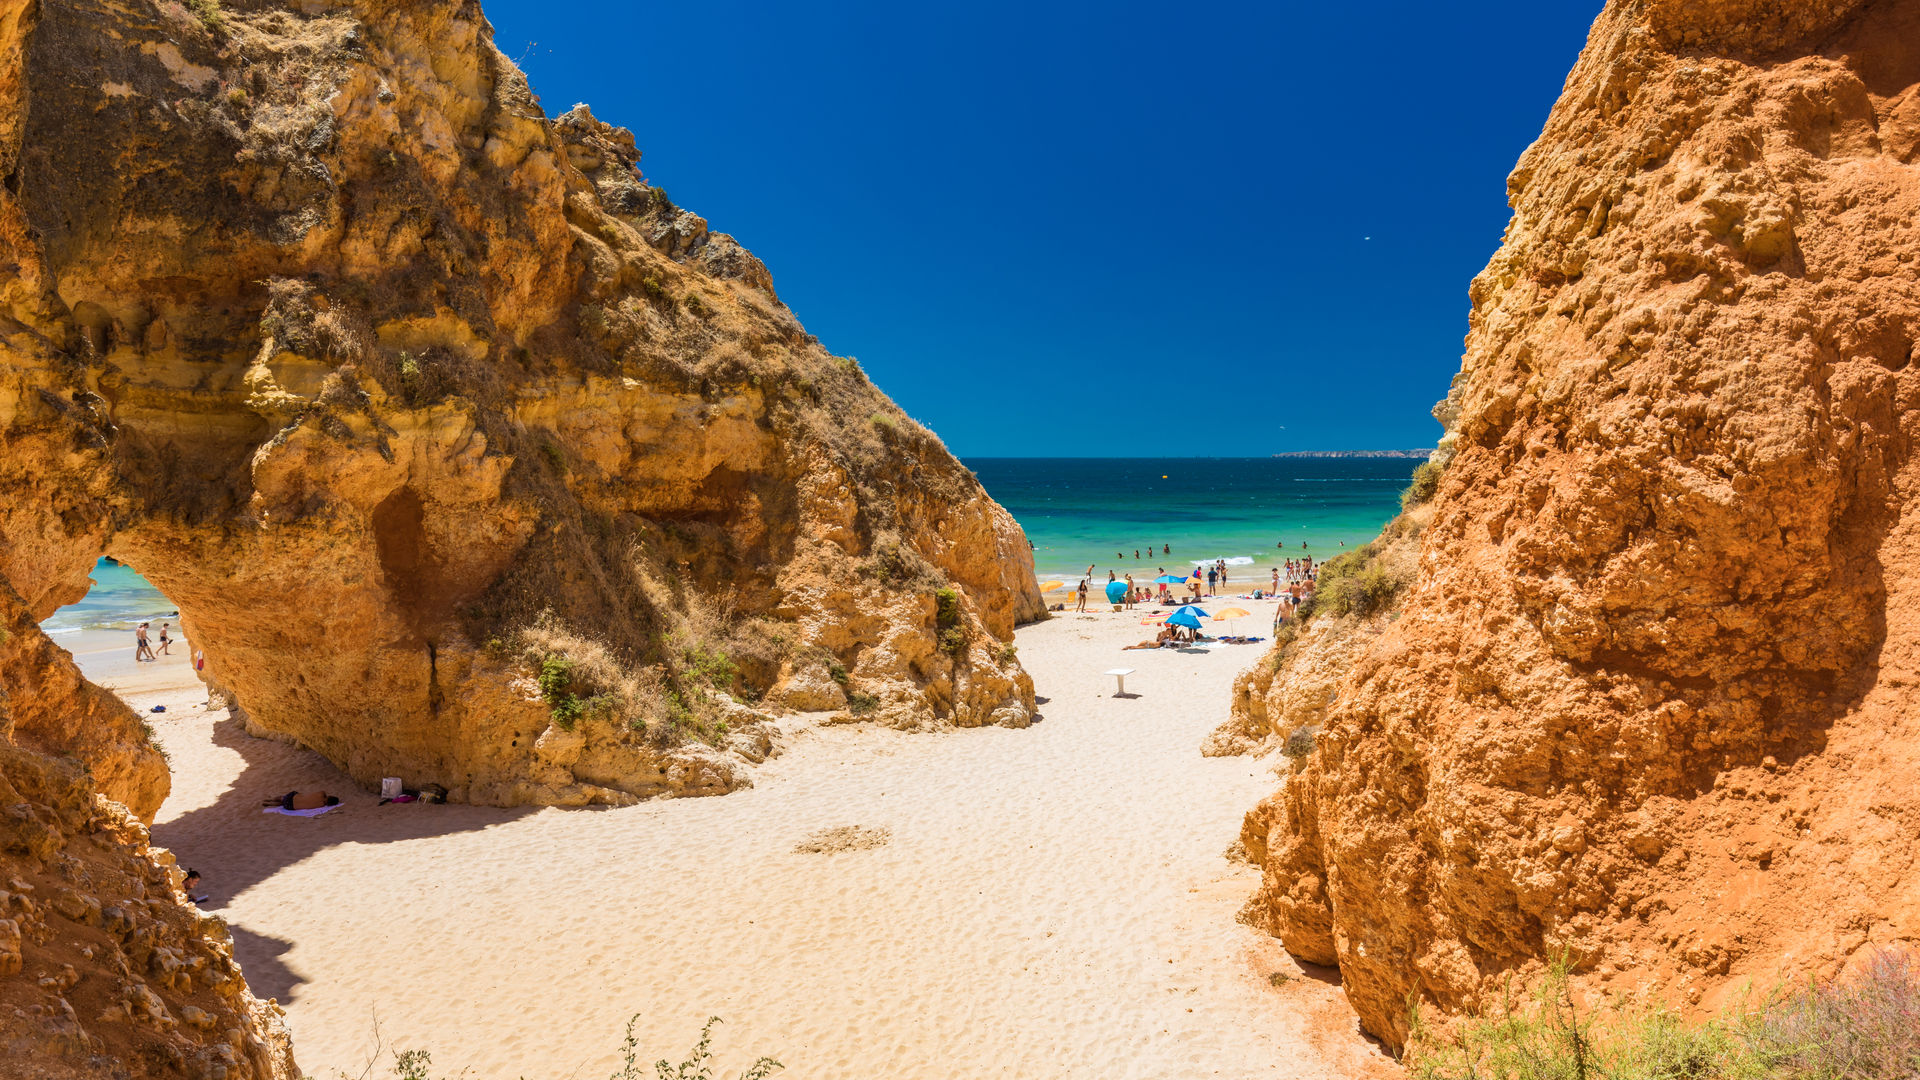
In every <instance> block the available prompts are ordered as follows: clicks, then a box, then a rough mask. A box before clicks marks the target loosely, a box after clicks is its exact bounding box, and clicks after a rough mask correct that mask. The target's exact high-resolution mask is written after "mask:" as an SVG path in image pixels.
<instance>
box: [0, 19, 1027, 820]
mask: <svg viewBox="0 0 1920 1080" xmlns="http://www.w3.org/2000/svg"><path fill="white" fill-rule="evenodd" d="M638 158H639V152H638V151H637V150H636V148H635V146H634V141H633V137H632V135H631V134H629V133H628V132H627V131H625V130H623V129H620V128H616V127H612V126H610V125H608V124H605V123H603V122H601V121H599V120H597V119H595V118H594V117H593V116H592V114H591V113H590V112H589V111H588V110H587V109H586V108H585V107H584V106H583V107H578V108H576V109H574V110H573V111H571V112H568V113H566V114H565V115H564V116H561V117H560V118H559V119H558V120H549V119H548V118H547V116H546V115H545V113H544V112H543V111H542V108H541V106H540V103H539V102H538V100H537V99H536V98H535V97H534V95H533V93H532V92H531V90H530V89H529V87H528V85H527V82H526V80H525V78H524V77H523V76H522V74H521V73H520V72H519V71H518V70H517V69H515V67H514V66H513V65H512V64H511V63H510V62H508V61H507V60H506V59H505V58H504V57H503V56H502V55H501V54H500V53H499V51H498V50H496V49H495V48H494V46H493V44H492V41H491V29H490V27H489V26H488V24H487V22H486V20H485V18H484V17H483V16H482V14H481V12H480V10H479V8H478V6H477V5H475V4H474V3H471V2H455V3H424V2H409V0H355V2H344V0H343V2H326V0H320V2H314V0H303V2H300V3H290V4H286V3H268V2H263V0H252V2H237V0H229V2H227V3H225V4H215V3H212V2H208V3H205V4H192V5H187V6H185V7H183V6H182V5H180V4H177V3H166V2H162V3H157V4H155V3H148V2H145V0H140V2H135V3H132V4H118V3H114V4H109V3H105V2H103V0H45V2H41V3H34V4H16V5H11V6H8V7H5V8H4V10H0V173H4V175H5V177H6V183H5V185H4V189H0V243H3V244H4V245H5V249H6V251H7V254H8V260H7V263H6V265H5V267H4V268H0V341H3V342H4V343H3V344H0V580H3V581H4V582H6V583H8V584H10V585H11V588H12V590H13V591H14V592H16V593H17V594H18V596H19V598H20V603H21V604H22V605H24V607H25V609H26V610H27V612H29V613H30V614H31V616H32V617H33V618H35V619H38V618H44V617H45V616H46V615H47V614H49V613H51V612H52V611H53V610H54V609H55V608H56V607H58V606H59V605H61V604H63V603H69V602H71V601H73V600H75V599H78V598H79V597H80V596H81V595H83V594H84V592H85V590H86V587H87V572H88V569H89V567H90V566H91V565H92V564H93V562H94V560H95V558H96V557H98V556H99V555H101V554H102V553H108V554H112V555H114V556H115V557H118V558H120V559H122V560H123V561H125V562H127V563H128V564H130V565H131V566H133V567H134V568H135V569H137V570H139V571H140V572H141V573H142V574H144V575H145V576H146V577H148V578H149V579H150V580H152V581H153V582H154V583H155V584H156V585H158V586H159V587H160V588H161V589H162V590H163V591H164V592H165V593H166V594H167V596H168V597H170V598H171V599H172V600H173V601H174V602H175V603H176V604H178V605H179V607H180V609H181V612H182V616H183V618H184V619H185V621H186V622H187V624H188V625H189V627H190V629H191V632H192V634H193V638H192V640H193V644H194V646H195V647H196V648H199V649H204V650H205V652H206V654H207V657H208V660H209V671H210V673H211V674H212V675H213V677H216V678H217V679H218V681H219V682H220V683H221V684H222V685H223V686H224V688H226V689H227V690H229V691H231V692H232V693H233V694H234V695H235V696H236V697H237V700H238V701H239V702H240V703H241V704H242V705H243V706H244V709H245V713H246V716H247V718H248V722H249V724H250V726H251V728H252V730H254V731H256V732H257V733H261V734H270V735H278V736H281V737H286V738H291V739H294V740H297V741H299V742H301V743H304V744H306V745H309V746H312V747H314V748H315V749H317V750H319V751H320V752H322V753H324V754H325V755H326V756H328V757H329V758H331V759H332V760H334V761H335V762H337V763H339V764H340V765H341V766H342V767H343V768H345V769H346V770H347V771H348V772H349V773H351V774H352V775H353V776H354V777H355V778H357V779H359V780H361V781H363V782H371V781H372V780H374V779H376V778H378V777H381V776H388V775H398V776H401V777H403V778H405V779H406V780H407V781H408V782H410V783H430V782H431V783H439V784H442V785H445V786H446V787H448V788H449V789H451V791H452V794H453V797H455V798H463V799H470V800H473V801H484V802H491V803H500V804H514V803H522V802H541V803H582V802H620V801H627V800H631V799H633V798H637V797H644V796H649V795H656V794H674V793H682V794H698V793H708V792H719V791H726V790H729V789H731V788H733V787H735V786H738V785H739V784H742V783H745V782H747V774H746V772H745V771H744V769H743V768H742V766H743V764H744V762H745V761H749V760H754V759H757V758H758V757H760V756H762V755H764V754H765V753H767V752H769V751H770V745H769V741H768V737H767V734H766V732H765V731H764V730H763V725H761V724H760V723H759V721H760V720H761V719H763V718H764V714H765V711H766V710H768V709H785V708H794V709H809V710H813V709H823V710H824V709H840V710H848V711H850V712H852V713H855V714H859V715H865V716H871V717H872V718H874V719H876V720H880V721H883V722H887V723H891V724H895V725H898V726H931V725H948V724H953V725H976V724H986V723H995V724H1007V725H1016V726H1017V725H1023V724H1025V723H1026V722H1027V720H1028V719H1029V717H1030V716H1031V714H1032V710H1033V692H1032V684H1031V681H1030V680H1029V679H1028V677H1027V676H1026V675H1025V673H1024V672H1022V671H1021V670H1020V668H1019V666H1018V664H1017V662H1016V661H1015V660H1014V659H1013V655H1012V651H1011V650H1010V649H1008V648H1006V647H1005V642H1007V641H1008V640H1009V639H1010V638H1011V634H1012V630H1013V627H1014V625H1015V623H1016V622H1018V621H1021V620H1025V619H1031V618H1036V617H1039V616H1040V614H1041V613H1042V611H1043V608H1042V605H1041V603H1040V599H1039V596H1038V594H1037V591H1036V588H1035V585H1034V583H1033V580H1032V573H1031V569H1032V567H1031V556H1030V553H1029V548H1028V546H1027V544H1026V542H1025V539H1024V537H1023V536H1022V534H1021V533H1020V530H1019V528H1018V527H1017V526H1016V525H1015V524H1014V522H1013V521H1012V520H1011V518H1010V517H1009V516H1008V515H1007V514H1006V513H1005V512H1004V511H1003V510H1002V509H1001V508H999V507H998V506H997V505H995V504H994V503H993V502H992V501H991V500H990V499H988V498H987V497H986V495H985V493H984V492H983V491H982V490H981V488H980V486H979V484H978V483H977V481H976V480H975V479H974V478H973V476H972V475H971V473H970V472H969V471H968V470H967V469H966V468H965V467H963V466H962V465H960V464H959V463H958V462H957V461H956V460H955V459H954V458H953V457H952V456H951V455H950V454H949V453H948V452H947V451H946V450H945V448H944V447H943V446H942V445H941V444H940V442H939V441H938V440H937V439H936V438H935V437H934V436H933V435H932V434H931V433H929V432H928V431H926V430H925V429H924V428H922V427H921V426H920V425H918V424H917V423H915V422H914V421H913V420H911V419H910V418H908V417H907V416H906V415H904V414H903V413H902V412H901V411H900V410H899V409H898V408H897V407H896V406H895V405H893V404H892V403H891V402H890V401H888V400H887V399H886V397H885V396H884V395H882V394H881V393H880V392H879V391H877V390H876V389H874V388H873V387H872V386H871V385H870V384H869V383H868V382H867V380H866V379H865V377H864V376H863V374H862V372H861V371H860V369H859V366H858V365H857V364H856V363H854V362H852V361H850V360H846V359H840V358H836V357H833V356H831V355H829V354H828V353H827V352H826V351H825V350H824V349H823V348H822V347H821V346H820V344H819V343H818V341H817V340H815V339H814V338H813V337H812V336H811V335H809V334H807V333H806V332H805V330H804V329H803V328H802V327H801V325H800V324H799V322H798V321H796V319H795V318H794V316H793V314H792V313H791V312H790V311H789V310H788V309H787V308H786V307H785V306H784V305H783V304H782V303H781V302H780V300H779V299H778V297H777V296H776V295H775V293H774V291H773V287H772V282H771V279H770V277H769V275H768V273H767V271H766V268H765V267H764V266H763V265H762V264H761V263H760V262H759V261H758V260H757V259H755V258H754V257H753V256H752V255H751V254H749V253H748V252H747V251H746V250H745V249H743V248H742V247H741V246H740V245H739V244H737V243H735V242H734V241H733V240H732V239H731V238H730V237H728V236H726V235H725V234H723V233H717V232H712V231H710V230H709V228H708V227H707V224H706V222H705V221H704V220H702V219H701V218H699V217H697V216H695V215H693V214H692V213H690V212H688V211H686V210H684V209H682V208H680V207H678V206H676V205H675V204H674V203H673V202H672V200H671V199H670V198H668V196H667V195H666V193H665V192H664V191H662V190H661V189H660V188H658V187H654V186H651V185H649V184H648V183H647V182H646V181H645V179H644V178H643V177H642V176H641V174H640V173H639V171H638V168H637V164H636V163H637V161H638ZM943 590H948V591H947V592H944V593H943ZM16 632H17V633H19V634H21V635H22V636H25V637H28V638H33V637H34V636H35V635H36V634H37V631H34V630H32V629H31V628H30V627H25V628H24V629H20V630H18V631H16ZM28 647H29V648H31V649H34V650H38V652H39V653H44V652H46V648H47V647H45V646H44V645H43V644H40V643H33V644H31V645H30V646H28ZM86 693H88V692H87V691H85V690H84V689H76V690H75V692H74V694H73V695H71V696H70V697H69V698H68V699H66V700H68V701H71V702H77V701H79V700H80V698H81V697H82V696H84V695H85V694H86ZM60 707H64V706H60ZM76 707H77V706H76ZM124 719H125V718H124V717H121V718H119V719H117V720H116V721H115V723H120V722H121V721H123V720H124ZM90 723H91V721H88V720H87V719H85V718H84V717H80V716H78V714H75V716H74V717H73V719H72V725H73V727H72V730H74V731H78V730H80V729H82V728H86V727H87V726H88V725H89V724H90ZM50 724H51V726H46V725H42V726H43V727H45V728H46V730H49V731H51V730H53V728H54V727H57V726H58V725H57V722H52V721H50ZM84 741H85V740H79V742H84ZM121 741H124V740H121ZM116 745H117V743H116ZM76 752H77V753H80V754H81V756H83V757H89V755H91V757H90V760H92V761H94V763H95V764H96V767H97V768H99V769H100V770H102V771H111V769H119V770H120V771H121V772H127V771H128V769H129V768H131V766H125V767H123V766H124V765H125V763H122V765H113V764H112V763H111V762H109V761H108V760H107V757H108V755H103V754H93V753H92V752H91V751H89V750H87V749H86V748H85V747H84V746H77V747H76ZM115 753H120V752H119V751H115ZM121 756H122V757H124V756H125V754H121ZM136 771H137V770H136ZM102 782H103V783H108V784H109V787H110V788H111V789H112V792H111V793H113V794H115V795H116V797H123V798H126V799H127V800H128V801H129V802H130V804H132V805H145V802H144V801H154V802H157V799H149V795H150V793H151V792H150V789H152V788H153V781H152V779H151V778H150V777H146V776H145V775H144V774H142V777H140V778H134V777H132V776H131V774H129V778H128V779H127V780H126V782H125V783H124V784H122V785H120V787H121V788H124V790H121V789H120V788H114V787H113V784H115V783H118V781H112V782H109V779H108V778H107V777H105V776H103V778H102ZM136 792H138V793H136ZM146 809H147V811H148V812H150V811H151V807H147V808H146Z"/></svg>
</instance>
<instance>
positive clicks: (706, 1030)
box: [341, 1013, 785, 1080]
mask: <svg viewBox="0 0 1920 1080" xmlns="http://www.w3.org/2000/svg"><path fill="white" fill-rule="evenodd" d="M639 1020H640V1016H639V1014H637V1013H636V1014H635V1015H634V1016H633V1017H632V1018H631V1019H629V1020H628V1021H627V1036H626V1038H625V1039H624V1040H622V1042H621V1044H620V1062H621V1064H620V1068H619V1069H618V1070H616V1071H615V1072H613V1073H612V1074H611V1075H610V1076H608V1077H607V1080H646V1076H647V1073H646V1072H645V1071H644V1066H642V1065H641V1064H640V1040H639V1038H638V1037H637V1036H635V1035H634V1033H633V1025H634V1024H636V1023H638V1022H639ZM721 1022H722V1021H721V1019H720V1018H719V1017H717V1016H709V1017H707V1022H706V1023H705V1024H703V1025H701V1028H700V1041H699V1042H698V1043H695V1044H694V1047H693V1050H692V1051H691V1052H690V1053H688V1054H687V1056H686V1058H685V1059H684V1060H682V1061H681V1062H680V1063H679V1064H678V1065H675V1064H674V1063H672V1062H670V1061H668V1060H667V1059H666V1058H661V1059H660V1060H659V1061H656V1062H654V1063H653V1076H654V1080H714V1075H713V1053H712V1046H713V1026H714V1025H715V1024H718V1023H721ZM781 1068H785V1066H783V1065H781V1064H780V1063H779V1062H778V1061H775V1060H774V1059H772V1058H770V1057H761V1058H760V1059H759V1060H758V1061H755V1062H754V1063H753V1064H752V1065H750V1066H748V1067H747V1071H746V1072H743V1073H741V1074H739V1077H738V1080H767V1077H769V1076H771V1075H773V1071H774V1070H775V1069H781ZM393 1077H394V1080H435V1075H434V1072H433V1058H432V1056H431V1055H429V1054H428V1053H427V1052H426V1051H425V1050H398V1051H395V1052H394V1055H393ZM341 1080H347V1078H346V1077H345V1075H344V1074H341ZM359 1080H366V1073H362V1074H361V1075H360V1077H359Z"/></svg>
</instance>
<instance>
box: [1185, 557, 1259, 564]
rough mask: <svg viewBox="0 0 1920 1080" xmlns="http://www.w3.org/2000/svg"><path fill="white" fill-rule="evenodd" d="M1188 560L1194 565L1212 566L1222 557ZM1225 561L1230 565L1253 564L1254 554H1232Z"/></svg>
mask: <svg viewBox="0 0 1920 1080" xmlns="http://www.w3.org/2000/svg"><path fill="white" fill-rule="evenodd" d="M1188 561H1189V562H1190V563H1192V565H1194V566H1212V565H1214V564H1215V563H1218V562H1220V561H1221V560H1220V559H1191V560H1188ZM1225 561H1226V564H1227V565H1228V566H1252V565H1253V556H1251V555H1235V556H1232V557H1231V558H1228V559H1227V560H1225Z"/></svg>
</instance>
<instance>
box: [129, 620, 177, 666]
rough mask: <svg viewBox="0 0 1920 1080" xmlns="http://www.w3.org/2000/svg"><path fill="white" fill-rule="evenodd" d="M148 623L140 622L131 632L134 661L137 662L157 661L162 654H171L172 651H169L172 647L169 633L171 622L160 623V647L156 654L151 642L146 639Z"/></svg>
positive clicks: (171, 638)
mask: <svg viewBox="0 0 1920 1080" xmlns="http://www.w3.org/2000/svg"><path fill="white" fill-rule="evenodd" d="M148 625H149V624H148V623H141V624H140V625H139V627H137V628H136V629H135V630H134V632H133V660H134V663H139V662H141V661H142V660H153V661H158V660H159V659H160V657H162V656H172V655H173V653H172V652H171V651H170V650H171V649H172V647H173V637H172V635H171V633H169V630H170V628H171V627H172V625H173V624H172V623H161V624H160V649H159V651H158V653H157V654H156V653H155V651H154V648H153V643H152V642H151V641H148V640H147V627H148Z"/></svg>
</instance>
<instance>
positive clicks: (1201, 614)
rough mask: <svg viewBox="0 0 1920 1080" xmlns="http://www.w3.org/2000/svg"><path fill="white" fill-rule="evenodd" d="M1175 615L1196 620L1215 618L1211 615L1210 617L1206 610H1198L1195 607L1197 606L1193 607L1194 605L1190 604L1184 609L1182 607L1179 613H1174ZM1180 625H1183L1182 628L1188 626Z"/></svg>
mask: <svg viewBox="0 0 1920 1080" xmlns="http://www.w3.org/2000/svg"><path fill="white" fill-rule="evenodd" d="M1174 614H1175V615H1191V616H1193V617H1194V618H1196V619H1211V618H1213V616H1211V615H1209V614H1207V613H1206V611H1205V610H1203V609H1201V608H1197V607H1195V606H1193V605H1192V604H1188V605H1186V606H1184V607H1182V608H1181V609H1180V610H1178V611H1176V612H1174ZM1180 625H1182V626H1185V625H1186V623H1181V624H1180Z"/></svg>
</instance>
